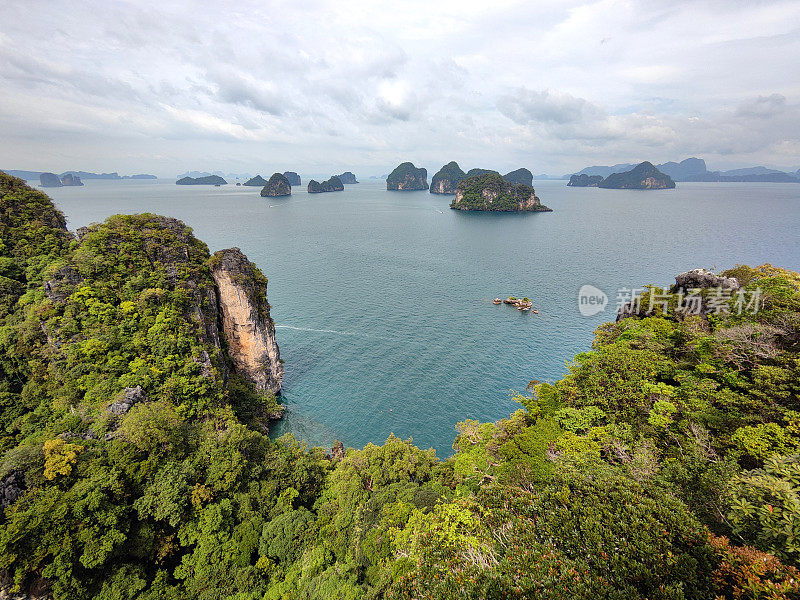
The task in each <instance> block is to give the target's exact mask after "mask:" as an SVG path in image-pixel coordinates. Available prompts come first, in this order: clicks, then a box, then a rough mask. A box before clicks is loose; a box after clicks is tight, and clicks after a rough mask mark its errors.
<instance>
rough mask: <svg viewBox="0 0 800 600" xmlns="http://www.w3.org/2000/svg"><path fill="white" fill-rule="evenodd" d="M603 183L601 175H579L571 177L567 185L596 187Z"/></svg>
mask: <svg viewBox="0 0 800 600" xmlns="http://www.w3.org/2000/svg"><path fill="white" fill-rule="evenodd" d="M601 181H603V176H602V175H587V174H586V173H581V174H580V175H572V176H570V178H569V182H568V183H567V185H568V186H570V187H597V186H598V185H600V182H601Z"/></svg>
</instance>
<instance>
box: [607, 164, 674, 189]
mask: <svg viewBox="0 0 800 600" xmlns="http://www.w3.org/2000/svg"><path fill="white" fill-rule="evenodd" d="M597 187H601V188H606V189H613V190H664V189H671V188H674V187H675V182H674V181H673V180H672V177H670V176H669V175H665V174H664V173H662V172H661V171H659V170H658V169H656V168H655V166H653V163H650V162H647V161H645V162H643V163H641V164H638V165H636V166H635V167H634V168H633V169H631V170H630V171H625V172H624V173H612V174H611V175H609V176H608V177H606V178H605V179H604V180H603V181H601V182H600V183H599V184H598V186H597Z"/></svg>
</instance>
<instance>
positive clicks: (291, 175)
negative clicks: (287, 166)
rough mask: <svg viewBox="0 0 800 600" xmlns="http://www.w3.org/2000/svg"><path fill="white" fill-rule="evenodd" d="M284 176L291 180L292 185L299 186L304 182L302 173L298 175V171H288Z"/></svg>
mask: <svg viewBox="0 0 800 600" xmlns="http://www.w3.org/2000/svg"><path fill="white" fill-rule="evenodd" d="M283 176H284V177H286V179H288V180H289V185H291V186H296V185H298V186H299V185H302V183H303V182H302V181H301V180H300V175H298V174H297V173H295V172H294V171H286V172H285V173H284V174H283Z"/></svg>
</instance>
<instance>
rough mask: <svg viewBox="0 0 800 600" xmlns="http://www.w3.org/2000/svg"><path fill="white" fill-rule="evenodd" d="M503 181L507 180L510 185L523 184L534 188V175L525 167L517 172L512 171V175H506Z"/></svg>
mask: <svg viewBox="0 0 800 600" xmlns="http://www.w3.org/2000/svg"><path fill="white" fill-rule="evenodd" d="M503 179H505V180H506V181H507V182H508V183H521V184H522V185H527V186H528V187H533V173H531V172H530V171H529V170H528V169H526V168H525V167H522V168H521V169H517V170H516V171H511V172H510V173H506V174H505V175H503Z"/></svg>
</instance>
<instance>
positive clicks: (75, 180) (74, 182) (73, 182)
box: [61, 173, 83, 186]
mask: <svg viewBox="0 0 800 600" xmlns="http://www.w3.org/2000/svg"><path fill="white" fill-rule="evenodd" d="M61 185H63V186H81V185H83V182H82V181H81V178H80V177H78V176H77V175H73V174H72V173H67V174H66V175H64V176H63V177H61Z"/></svg>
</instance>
